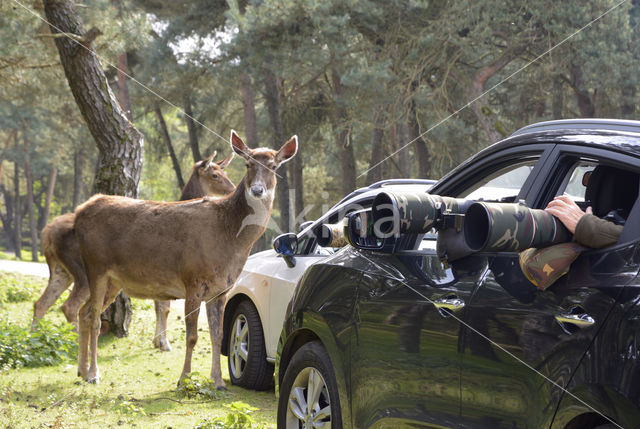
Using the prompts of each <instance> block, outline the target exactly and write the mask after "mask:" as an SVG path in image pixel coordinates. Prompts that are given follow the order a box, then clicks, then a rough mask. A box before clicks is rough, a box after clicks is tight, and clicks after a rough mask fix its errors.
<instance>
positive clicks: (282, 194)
mask: <svg viewBox="0 0 640 429" xmlns="http://www.w3.org/2000/svg"><path fill="white" fill-rule="evenodd" d="M264 87H265V98H266V102H267V110H268V111H269V119H270V121H271V126H272V128H273V141H272V147H273V148H274V149H278V148H279V147H280V146H281V145H282V142H284V131H283V129H282V121H281V120H280V93H279V91H278V83H277V81H276V76H275V74H274V73H273V72H272V71H271V70H267V71H266V72H265V76H264ZM277 174H278V175H279V176H280V177H278V186H277V187H276V188H277V189H276V194H277V207H279V209H280V225H279V226H280V230H281V231H282V232H288V231H290V228H291V227H290V225H289V222H290V219H291V217H290V213H291V211H290V208H289V180H288V179H287V164H284V165H283V166H282V167H281V168H280V169H278V172H277Z"/></svg>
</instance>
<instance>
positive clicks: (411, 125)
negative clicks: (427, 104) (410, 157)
mask: <svg viewBox="0 0 640 429" xmlns="http://www.w3.org/2000/svg"><path fill="white" fill-rule="evenodd" d="M407 119H408V123H407V127H408V129H409V141H412V142H413V145H414V147H415V149H416V155H417V156H416V158H417V162H418V177H419V178H421V179H428V178H429V175H430V174H431V156H430V155H429V147H428V146H427V142H425V141H424V139H423V138H422V137H421V136H420V124H419V123H418V115H417V113H416V103H415V101H413V100H411V103H410V104H409V114H408V118H407Z"/></svg>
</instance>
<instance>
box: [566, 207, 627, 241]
mask: <svg viewBox="0 0 640 429" xmlns="http://www.w3.org/2000/svg"><path fill="white" fill-rule="evenodd" d="M622 228H623V227H622V225H616V224H615V223H613V222H609V221H608V220H604V219H600V218H599V217H597V216H594V215H592V214H586V215H584V216H582V217H581V218H580V220H579V221H578V224H577V225H576V233H575V234H574V238H575V240H576V241H577V242H578V243H580V244H582V245H584V246H588V247H593V248H594V249H599V248H601V247H607V246H612V245H614V244H616V242H617V241H618V237H620V233H621V232H622Z"/></svg>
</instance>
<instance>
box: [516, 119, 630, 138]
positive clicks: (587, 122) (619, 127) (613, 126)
mask: <svg viewBox="0 0 640 429" xmlns="http://www.w3.org/2000/svg"><path fill="white" fill-rule="evenodd" d="M570 129H571V130H602V131H627V132H633V133H640V121H631V120H623V119H594V118H587V119H560V120H555V121H544V122H538V123H535V124H531V125H527V126H526V127H522V128H520V129H519V130H517V131H516V132H515V133H513V134H511V135H512V136H517V135H521V134H527V133H532V132H540V131H551V130H570Z"/></svg>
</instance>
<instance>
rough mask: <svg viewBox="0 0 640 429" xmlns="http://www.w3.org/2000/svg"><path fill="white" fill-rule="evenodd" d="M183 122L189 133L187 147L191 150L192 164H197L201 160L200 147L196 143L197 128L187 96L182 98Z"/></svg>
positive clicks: (188, 96)
mask: <svg viewBox="0 0 640 429" xmlns="http://www.w3.org/2000/svg"><path fill="white" fill-rule="evenodd" d="M184 113H185V115H184V121H185V122H186V124H187V131H189V147H190V148H191V154H192V155H193V162H198V161H200V160H201V159H202V154H201V153H200V145H199V143H198V128H197V125H196V123H195V121H194V120H193V111H192V110H191V96H190V95H189V94H187V95H185V96H184Z"/></svg>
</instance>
